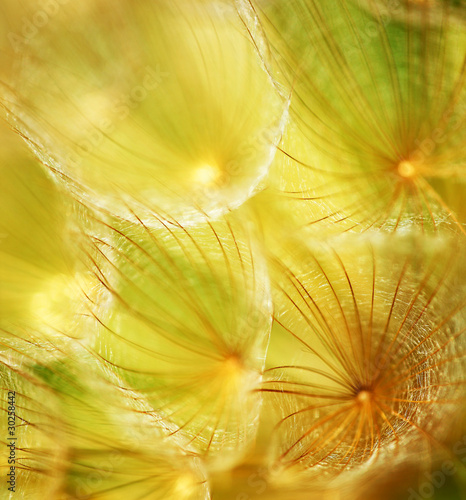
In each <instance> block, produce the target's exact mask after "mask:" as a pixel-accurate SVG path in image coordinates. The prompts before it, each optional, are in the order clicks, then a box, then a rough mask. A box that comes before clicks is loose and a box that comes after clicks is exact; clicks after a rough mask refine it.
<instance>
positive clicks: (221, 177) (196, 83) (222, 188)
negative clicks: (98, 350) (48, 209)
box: [3, 0, 287, 223]
mask: <svg viewBox="0 0 466 500" xmlns="http://www.w3.org/2000/svg"><path fill="white" fill-rule="evenodd" d="M219 4H220V3H219ZM221 5H222V9H215V8H213V6H212V4H210V3H209V2H192V1H187V0H170V1H166V0H162V1H158V2H155V3H154V2H150V1H143V2H138V3H137V4H134V2H128V1H126V0H120V1H118V2H109V1H107V0H99V1H98V2H94V4H93V5H90V6H89V8H88V9H87V10H86V11H85V12H84V13H83V12H81V9H79V8H78V7H76V6H75V5H74V4H71V3H70V4H68V5H64V6H63V7H62V9H61V10H62V15H61V16H60V17H57V18H56V19H55V20H54V24H53V29H49V30H47V31H46V33H44V34H43V36H40V35H38V36H37V37H35V38H34V40H33V41H32V42H31V44H30V45H29V46H28V50H26V51H25V54H26V55H25V56H24V57H23V63H22V65H21V66H22V67H21V71H20V72H19V74H18V75H17V77H16V78H15V79H13V82H12V83H11V85H10V87H11V88H10V89H9V92H8V91H7V92H6V97H5V98H4V99H3V101H4V106H5V107H6V108H7V109H8V110H9V111H10V116H12V121H13V122H14V124H15V127H16V129H17V130H18V132H19V133H20V134H21V135H22V136H23V137H24V138H25V139H26V141H27V142H28V143H29V145H30V147H31V148H32V150H33V151H34V152H35V154H36V155H37V156H38V157H39V158H40V159H41V161H42V162H43V163H44V164H45V165H47V166H48V167H49V169H50V171H52V172H53V173H54V174H56V177H57V178H58V179H60V180H61V181H62V182H63V183H64V184H65V185H66V186H67V187H68V188H71V189H72V191H73V192H74V194H75V195H76V196H77V197H78V199H80V200H86V202H87V203H90V204H91V205H94V206H103V207H105V208H106V209H110V210H113V211H114V212H115V213H117V214H119V215H120V216H124V217H126V218H128V217H129V216H130V214H131V211H128V210H125V207H126V206H127V205H129V206H130V207H132V209H135V208H136V207H137V210H138V214H139V216H140V217H143V218H144V216H145V215H148V217H147V220H151V217H150V212H147V210H146V207H150V208H151V209H154V208H155V207H154V204H157V206H161V208H162V209H164V210H167V211H169V212H170V213H172V214H173V215H174V216H176V217H177V218H181V217H183V219H184V221H185V223H187V221H190V220H191V219H192V218H193V217H194V218H195V217H196V216H198V215H200V214H201V213H202V212H207V213H209V214H217V215H218V214H220V213H225V212H227V211H228V210H229V209H231V208H236V207H238V206H239V205H241V203H243V202H244V201H245V200H246V199H248V198H249V197H250V196H252V195H253V194H254V193H255V192H256V191H257V190H258V189H259V188H260V187H259V183H260V181H261V180H262V179H263V178H264V176H265V175H266V174H267V171H268V168H269V165H270V162H271V161H272V158H273V155H274V153H275V147H276V145H277V143H278V141H279V138H280V135H281V131H282V128H283V125H284V120H283V117H284V114H285V111H286V106H287V104H286V102H285V99H283V98H282V97H281V96H280V95H279V94H278V93H277V92H276V90H275V88H274V86H273V84H272V82H271V81H270V78H269V77H268V75H267V74H266V72H265V71H264V70H263V69H262V67H261V65H260V63H259V60H258V58H257V55H256V52H255V50H254V47H253V44H252V42H251V40H249V39H248V36H247V32H246V30H245V29H244V26H243V25H242V23H241V22H240V20H239V18H238V16H237V15H236V11H235V10H234V8H233V7H232V6H231V5H229V4H228V3H227V2H224V3H223V4H221ZM70 20H71V22H73V24H75V25H76V26H79V28H76V29H75V30H72V31H71V30H69V29H67V28H68V26H69V23H70ZM193 205H194V206H195V207H196V208H195V209H193V208H192V207H193ZM199 209H200V210H201V211H202V212H200V211H199ZM144 214H145V215H144ZM147 220H145V222H146V223H147Z"/></svg>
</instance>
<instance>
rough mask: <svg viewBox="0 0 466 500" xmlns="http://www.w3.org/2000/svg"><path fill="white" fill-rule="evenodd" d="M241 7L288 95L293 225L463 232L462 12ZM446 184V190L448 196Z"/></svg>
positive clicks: (282, 178) (283, 169)
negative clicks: (440, 187)
mask: <svg viewBox="0 0 466 500" xmlns="http://www.w3.org/2000/svg"><path fill="white" fill-rule="evenodd" d="M240 3H241V2H240ZM243 4H246V5H245V6H244V5H243V12H245V14H244V17H245V19H246V22H247V21H248V20H249V26H250V30H251V32H252V33H253V36H254V34H255V38H256V39H257V40H263V35H264V33H265V38H266V41H265V42H263V44H262V45H264V44H265V45H266V47H267V46H268V47H269V48H270V54H271V56H270V57H267V50H265V49H263V50H262V55H263V58H264V60H266V61H269V62H268V65H269V68H270V72H271V73H272V74H273V75H274V77H275V78H276V79H277V80H278V81H279V82H280V84H282V85H287V86H288V87H289V88H290V92H292V94H293V98H292V102H291V107H290V110H291V117H292V122H294V125H293V127H292V130H291V131H290V132H289V134H288V139H285V141H284V142H283V143H282V145H281V146H280V150H281V154H279V155H278V158H277V160H278V162H279V163H283V165H281V166H280V167H278V173H277V171H276V175H278V179H277V181H276V183H278V189H279V191H280V195H281V197H283V196H288V197H289V198H290V201H289V202H287V204H286V207H287V208H286V210H287V211H288V212H295V213H296V214H297V215H296V216H295V224H299V225H307V224H308V225H313V226H315V227H316V230H317V228H318V229H319V230H327V231H348V230H356V231H360V230H367V229H377V228H384V229H389V230H396V229H400V228H402V227H407V226H410V225H412V224H413V223H414V224H416V225H417V226H418V227H421V228H422V230H428V231H433V232H436V231H438V230H439V227H440V226H443V225H445V222H448V223H449V224H450V225H452V226H453V227H454V228H455V229H456V230H458V231H460V232H464V227H463V223H464V221H463V220H462V219H461V214H462V211H461V210H458V209H457V208H456V207H457V202H456V198H457V197H458V196H461V195H460V193H461V189H462V188H461V187H460V186H461V184H460V185H458V184H457V183H456V181H455V179H456V178H463V179H464V160H465V158H464V151H465V149H464V141H465V130H466V129H465V127H464V103H465V102H466V101H465V99H466V86H465V78H464V76H465V73H464V72H465V64H464V63H465V57H466V38H465V37H464V33H465V29H464V26H465V21H464V15H458V11H457V9H454V8H451V7H450V5H449V2H439V3H438V4H436V6H435V8H434V7H432V8H430V7H428V6H427V5H426V7H425V8H414V6H413V7H412V8H411V7H409V5H404V4H403V2H401V3H400V2H398V3H397V7H396V6H394V4H390V6H389V5H388V4H389V2H358V1H355V2H353V1H347V0H345V1H344V2H341V3H340V4H339V5H338V6H337V5H333V4H332V5H330V4H325V5H324V4H321V3H318V2H314V1H313V0H300V1H296V2H287V3H286V4H285V3H280V2H271V3H268V2H243ZM381 4H383V6H382V5H381ZM406 4H408V3H406ZM395 7H396V8H395ZM258 26H259V28H258ZM256 45H257V46H258V47H261V44H260V43H257V44H256ZM408 164H409V165H411V166H412V167H413V168H414V170H415V175H414V172H412V171H411V168H409V169H406V167H407V166H408ZM400 165H401V167H402V168H401V170H400V168H399V166H400ZM406 173H408V175H406ZM443 178H446V179H449V181H450V182H451V183H452V185H454V187H453V188H452V191H450V192H449V193H448V196H446V197H445V194H446V193H445V191H438V189H437V185H438V183H439V179H443ZM407 181H409V182H407ZM273 186H274V187H277V184H274V185H273ZM452 207H453V209H452ZM455 211H456V212H457V213H455ZM458 215H459V216H460V219H458Z"/></svg>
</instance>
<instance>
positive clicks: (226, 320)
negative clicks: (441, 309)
mask: <svg viewBox="0 0 466 500" xmlns="http://www.w3.org/2000/svg"><path fill="white" fill-rule="evenodd" d="M154 217H155V215H154ZM158 223H159V228H158V229H157V230H154V229H150V228H148V227H147V226H145V225H143V224H142V223H141V224H139V225H133V224H131V223H127V222H125V221H113V222H112V224H111V225H107V226H106V225H102V231H103V232H102V237H100V238H93V240H94V243H93V244H94V245H95V247H96V248H97V249H98V254H99V255H98V257H97V259H96V265H97V266H98V268H97V269H96V274H97V276H98V278H99V279H100V281H101V282H102V285H103V287H105V289H107V290H108V292H109V294H110V296H111V297H112V305H111V307H110V309H109V310H108V311H102V312H101V313H100V316H99V318H98V319H99V322H100V324H101V325H100V326H101V328H100V333H99V337H98V342H97V345H96V350H97V352H98V353H99V355H100V356H101V357H102V358H103V359H105V360H106V362H107V363H108V366H109V368H111V369H114V370H115V371H116V373H119V374H120V376H121V377H122V379H123V380H125V381H126V383H127V384H128V387H132V388H133V389H135V390H138V391H140V392H141V393H142V394H144V395H145V397H146V398H147V399H148V401H149V402H150V404H151V405H153V408H154V409H155V410H157V411H158V412H160V413H161V414H162V415H164V416H165V418H166V419H167V420H168V421H172V422H173V423H174V424H176V426H177V427H179V429H180V432H181V433H185V434H187V435H188V436H189V440H190V442H191V446H192V447H193V449H194V450H197V451H198V452H199V453H201V454H203V455H204V456H206V459H207V460H208V462H209V464H210V466H211V467H220V468H225V467H228V466H230V465H229V464H231V463H235V462H236V461H237V460H238V459H239V457H241V456H242V455H243V453H244V452H245V450H246V449H247V448H248V446H249V445H250V444H251V442H252V439H254V436H255V433H256V431H257V419H258V416H259V410H260V402H261V397H260V394H259V393H257V392H255V391H254V389H255V388H256V387H257V385H258V384H259V382H260V380H261V376H262V369H263V364H264V359H265V355H266V349H267V345H268V338H269V329H270V324H271V299H270V296H269V293H270V291H269V285H268V278H267V275H266V267H265V263H264V261H263V259H262V257H261V256H260V254H258V253H257V252H256V250H255V244H254V239H253V238H252V237H251V236H250V235H249V236H248V232H247V230H245V229H244V228H242V225H241V223H239V222H238V221H235V220H234V219H233V220H220V221H215V222H210V221H209V222H208V223H205V224H202V225H198V226H195V227H189V228H185V227H183V226H182V225H181V224H180V223H179V222H177V221H176V220H175V219H171V220H169V221H163V220H162V219H159V221H158ZM154 224H155V221H154V222H153V223H152V225H154ZM106 232H108V234H107V235H105V234H106Z"/></svg>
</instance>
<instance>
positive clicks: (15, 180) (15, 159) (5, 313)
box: [0, 123, 92, 336]
mask: <svg viewBox="0 0 466 500" xmlns="http://www.w3.org/2000/svg"><path fill="white" fill-rule="evenodd" d="M1 125H2V126H1V128H0V137H1V140H2V150H1V152H0V177H1V183H0V213H1V218H0V327H1V328H4V329H7V330H9V331H10V330H12V329H15V331H16V333H17V334H18V333H19V331H20V330H19V329H20V328H26V327H27V328H32V329H33V330H38V329H40V330H41V331H42V332H43V333H44V334H47V335H52V336H62V335H69V336H84V335H85V332H84V331H83V330H82V329H81V328H80V325H79V324H78V317H79V318H80V319H82V318H81V316H80V314H82V313H84V312H85V310H84V297H85V295H84V293H85V292H87V293H89V294H90V295H92V283H91V281H92V280H91V278H92V275H91V274H90V273H89V272H87V270H86V269H84V268H83V267H82V265H81V263H80V260H79V258H78V256H79V252H78V251H77V249H78V244H79V237H78V233H77V231H76V224H77V220H75V219H74V217H73V216H74V208H73V206H72V204H71V203H70V200H69V199H68V198H67V197H66V196H64V195H63V194H62V193H61V192H60V191H59V190H57V189H56V186H55V184H54V183H53V182H52V181H51V180H50V179H49V178H48V177H47V175H46V174H45V173H44V172H43V170H42V169H41V167H40V165H39V164H37V163H36V162H35V161H34V160H33V159H32V158H31V157H30V156H29V155H28V153H27V151H25V150H23V149H21V148H20V147H19V146H20V145H19V144H18V142H19V139H18V138H17V137H16V136H15V134H13V132H11V131H10V130H8V129H7V128H6V126H5V125H4V124H3V123H2V124H1ZM23 333H24V334H25V335H26V336H28V333H27V332H23Z"/></svg>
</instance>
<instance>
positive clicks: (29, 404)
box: [0, 331, 67, 500]
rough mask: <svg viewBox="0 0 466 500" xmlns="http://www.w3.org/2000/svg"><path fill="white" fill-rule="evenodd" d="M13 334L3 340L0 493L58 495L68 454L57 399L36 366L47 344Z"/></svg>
mask: <svg viewBox="0 0 466 500" xmlns="http://www.w3.org/2000/svg"><path fill="white" fill-rule="evenodd" d="M1 335H2V337H5V336H6V335H5V332H3V331H1ZM9 338H10V340H9V341H8V342H6V341H5V340H3V341H2V342H1V345H0V386H1V398H0V405H1V412H0V432H1V441H0V444H1V452H0V461H1V462H0V464H1V465H0V471H1V473H2V493H1V497H2V498H5V499H6V498H9V499H10V498H37V492H38V491H40V492H41V495H43V497H44V498H50V499H51V500H58V498H59V497H58V496H57V495H58V494H59V492H60V491H61V486H62V482H63V477H64V460H65V457H66V453H67V448H66V443H65V440H64V439H63V423H62V420H61V416H60V412H59V403H58V398H57V395H56V393H55V392H54V391H53V389H52V388H50V387H48V386H47V384H45V383H44V382H43V381H42V380H41V378H40V377H38V376H36V374H35V373H34V370H33V369H32V365H34V364H35V363H36V360H37V359H38V358H39V357H40V356H43V354H44V353H43V352H42V349H41V348H40V347H38V346H34V345H33V343H32V342H31V341H29V342H26V341H23V340H22V339H16V340H15V341H12V340H11V335H9Z"/></svg>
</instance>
